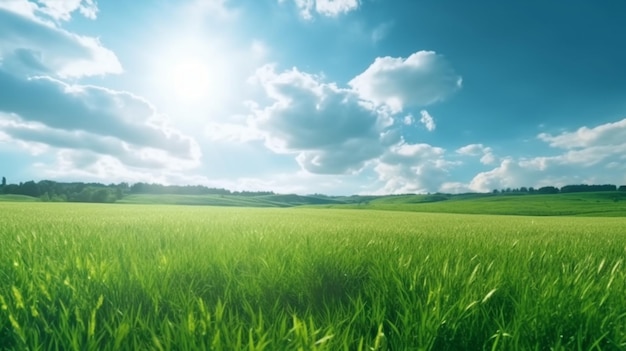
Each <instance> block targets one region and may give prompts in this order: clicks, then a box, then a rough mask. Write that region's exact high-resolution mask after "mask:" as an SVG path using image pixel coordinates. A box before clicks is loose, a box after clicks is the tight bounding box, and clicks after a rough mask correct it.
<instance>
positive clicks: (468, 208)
mask: <svg viewBox="0 0 626 351" xmlns="http://www.w3.org/2000/svg"><path fill="white" fill-rule="evenodd" d="M337 207H339V208H341V207H348V208H362V209H378V210H394V211H415V212H442V213H468V214H501V215H528V216H626V192H593V193H567V194H550V195H493V194H462V195H399V196H385V197H381V198H377V199H373V200H371V201H369V202H366V203H361V204H347V205H340V206H337Z"/></svg>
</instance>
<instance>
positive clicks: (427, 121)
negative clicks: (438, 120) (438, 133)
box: [420, 110, 437, 132]
mask: <svg viewBox="0 0 626 351" xmlns="http://www.w3.org/2000/svg"><path fill="white" fill-rule="evenodd" d="M420 115H422V117H421V118H420V122H422V124H423V125H424V127H426V129H428V131H429V132H432V131H433V130H435V128H437V125H436V124H435V119H434V118H433V117H432V116H431V115H430V114H429V113H428V111H426V110H421V111H420Z"/></svg>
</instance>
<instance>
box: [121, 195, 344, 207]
mask: <svg viewBox="0 0 626 351" xmlns="http://www.w3.org/2000/svg"><path fill="white" fill-rule="evenodd" d="M118 202H119V203H127V204H166V205H205V206H239V207H292V206H299V205H322V204H339V203H342V202H341V201H338V200H334V199H332V198H325V197H316V196H302V195H292V194H290V195H262V196H239V195H151V194H141V195H129V196H126V197H124V198H123V199H122V200H119V201H118Z"/></svg>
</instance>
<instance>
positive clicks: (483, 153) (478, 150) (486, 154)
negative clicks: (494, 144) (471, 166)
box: [456, 144, 496, 165]
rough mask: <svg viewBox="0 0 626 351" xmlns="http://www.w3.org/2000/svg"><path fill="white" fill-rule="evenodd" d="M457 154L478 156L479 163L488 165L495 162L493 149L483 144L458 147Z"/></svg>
mask: <svg viewBox="0 0 626 351" xmlns="http://www.w3.org/2000/svg"><path fill="white" fill-rule="evenodd" d="M456 152H457V154H459V155H463V156H474V157H476V156H479V157H480V163H482V164H485V165H489V164H493V163H494V162H496V156H495V155H494V154H493V150H492V149H491V148H490V147H487V146H484V145H483V144H469V145H465V146H463V147H460V148H458V149H457V150H456Z"/></svg>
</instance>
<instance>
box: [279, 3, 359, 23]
mask: <svg viewBox="0 0 626 351" xmlns="http://www.w3.org/2000/svg"><path fill="white" fill-rule="evenodd" d="M285 1H286V0H278V2H285ZM294 2H295V5H296V7H297V8H298V10H299V12H300V15H301V16H302V18H304V19H307V20H308V19H312V18H313V15H314V14H315V13H317V14H320V15H323V16H328V17H336V16H338V15H340V14H344V13H348V12H350V11H354V10H356V9H357V8H358V7H359V0H294Z"/></svg>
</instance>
